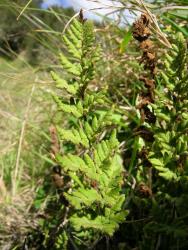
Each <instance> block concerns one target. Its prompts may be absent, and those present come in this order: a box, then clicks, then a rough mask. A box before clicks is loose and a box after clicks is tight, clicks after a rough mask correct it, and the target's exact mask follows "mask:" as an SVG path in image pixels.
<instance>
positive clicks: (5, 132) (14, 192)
mask: <svg viewBox="0 0 188 250" xmlns="http://www.w3.org/2000/svg"><path fill="white" fill-rule="evenodd" d="M119 3H121V4H122V9H121V10H119V9H115V11H117V12H118V13H120V15H119V17H120V19H121V21H120V20H118V21H117V23H116V22H113V21H111V20H109V19H108V18H104V21H103V23H101V24H99V23H96V24H95V35H96V39H97V40H96V41H97V42H96V44H101V57H100V60H99V63H98V66H97V68H96V74H95V78H94V79H93V80H92V82H91V84H90V90H91V91H96V90H97V91H98V90H102V91H105V95H106V98H107V100H108V101H107V103H106V108H107V109H111V108H112V106H113V114H112V116H113V122H114V125H113V126H115V127H116V129H117V138H118V140H119V142H120V147H119V152H120V153H121V158H122V160H123V162H122V163H123V167H124V171H123V182H122V192H123V194H124V195H125V204H124V206H123V209H124V210H128V211H129V214H128V216H127V217H126V219H125V220H124V221H123V223H122V224H121V225H120V227H119V229H118V230H117V231H116V233H115V234H114V235H113V237H109V236H108V235H107V234H106V233H104V234H102V236H101V235H100V237H96V238H95V237H94V240H93V239H92V244H91V246H92V247H93V249H115V248H116V249H117V248H118V249H151V250H153V249H187V247H188V241H187V233H188V232H187V226H188V221H187V205H186V204H187V199H188V197H187V143H188V137H187V125H188V122H187V119H188V118H187V94H186V93H187V82H188V79H187V69H188V68H187V47H186V44H187V41H188V40H187V39H188V25H187V23H188V6H187V1H186V0H178V1H173V2H172V1H152V2H151V1H149V3H147V2H146V1H145V3H143V2H142V1H131V2H130V3H128V2H127V1H120V0H119ZM25 4H26V1H21V0H18V1H15V0H14V1H9V0H2V1H1V2H0V21H1V22H0V34H1V35H0V62H1V64H0V90H1V97H0V116H1V119H0V127H1V130H0V247H1V249H64V248H65V247H66V246H67V248H68V249H88V248H89V246H90V243H89V246H88V245H85V244H84V243H85V242H84V241H79V240H78V238H75V237H74V235H72V234H71V233H70V232H69V231H68V234H64V233H62V232H60V233H59V232H58V233H54V230H55V231H56V230H57V228H58V227H59V224H60V223H61V222H62V218H61V217H60V216H61V215H60V214H59V213H58V211H62V210H61V209H62V200H61V195H60V193H59V189H58V187H57V186H56V185H55V183H54V182H53V178H54V172H53V166H54V165H56V164H57V162H56V160H55V159H54V158H53V157H50V156H51V154H52V151H53V150H52V146H53V142H54V140H53V131H54V126H55V127H56V126H61V127H63V128H64V127H65V128H69V127H70V126H72V124H74V123H75V120H74V119H73V118H72V117H69V115H68V116H67V115H65V113H62V112H60V111H59V110H58V109H57V106H56V104H55V103H54V100H53V98H52V92H53V93H54V91H55V93H56V94H58V95H59V92H58V90H56V89H55V88H54V87H55V83H54V81H53V80H52V78H51V76H50V71H51V70H54V71H57V72H60V74H61V72H62V65H60V64H59V61H58V55H59V52H64V53H65V54H67V48H66V43H65V42H64V41H63V40H62V33H63V30H64V27H65V25H66V24H67V22H68V21H69V20H70V18H71V17H72V16H73V15H74V14H75V13H74V11H73V10H72V9H62V8H57V7H54V8H50V9H48V10H42V9H40V4H41V2H40V1H32V3H31V4H30V5H29V7H27V8H26V10H25V11H24V12H23V13H22V15H21V16H20V17H19V14H20V13H21V11H22V10H23V8H24V6H25ZM128 4H129V6H128ZM127 7H129V8H130V11H131V12H132V14H133V15H134V11H135V10H136V11H140V10H141V11H142V12H143V11H146V12H147V14H153V18H154V17H156V18H157V19H156V20H155V19H154V21H153V23H151V26H150V32H151V35H150V37H149V36H148V39H150V40H151V41H152V44H154V45H152V46H151V47H152V48H147V50H148V51H145V49H146V47H142V45H141V44H140V43H139V41H138V40H139V39H138V37H137V40H135V39H134V37H135V35H134V33H133V31H134V30H133V27H132V26H130V25H128V23H127V21H126V18H125V17H124V14H123V10H124V9H126V8H127ZM18 17H19V18H18ZM17 18H18V20H17ZM121 22H125V23H126V27H124V26H121V25H119V23H121ZM150 22H151V20H150ZM157 25H159V26H157ZM178 32H179V33H178ZM132 33H133V35H132ZM169 47H171V48H169ZM147 52H148V53H150V54H152V55H154V59H153V61H152V62H151V61H150V63H149V66H148V61H147V60H148V59H147V58H143V55H144V53H147ZM167 54H168V55H169V56H167V57H166V55H167ZM141 57H142V62H143V63H142V64H141V63H140V61H141ZM151 64H152V65H154V66H151ZM152 67H153V68H152ZM155 67H156V73H155V74H154V72H153V71H154V68H155ZM63 72H64V75H65V71H63ZM146 78H149V80H151V81H152V80H153V81H154V82H155V84H154V82H150V83H149V84H150V86H148V81H146V80H144V79H146ZM154 85H155V86H154ZM154 88H155V90H154ZM153 95H154V96H155V98H153ZM65 97H66V94H64V95H63V96H62V98H65ZM146 99H147V100H146ZM148 99H149V102H148ZM153 99H154V100H153ZM143 100H144V101H146V102H148V103H147V105H149V111H148V109H146V108H145V106H144V105H145V104H146V103H145V104H143V103H142V102H144V101H143ZM146 111H147V112H146ZM94 112H96V110H94V111H93V114H94ZM152 115H153V116H152ZM91 116H92V115H91ZM143 119H144V121H143ZM152 120H154V122H152ZM61 147H62V149H63V150H65V152H69V151H71V150H72V144H71V143H67V144H66V145H65V146H62V145H61ZM77 152H79V149H78V151H77ZM164 169H165V170H164ZM63 202H64V201H63ZM67 235H68V236H67ZM89 242H90V241H89ZM50 244H51V245H50ZM65 249H66V248H65Z"/></svg>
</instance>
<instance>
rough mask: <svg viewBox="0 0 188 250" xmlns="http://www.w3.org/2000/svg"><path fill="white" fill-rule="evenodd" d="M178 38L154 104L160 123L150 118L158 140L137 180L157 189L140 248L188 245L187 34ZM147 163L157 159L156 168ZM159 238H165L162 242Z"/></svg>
mask: <svg viewBox="0 0 188 250" xmlns="http://www.w3.org/2000/svg"><path fill="white" fill-rule="evenodd" d="M174 42H175V44H174V45H173V46H172V49H171V51H169V53H168V54H167V55H165V59H164V65H165V66H166V67H165V68H163V70H161V71H160V74H159V75H158V76H157V82H158V86H157V87H156V89H155V102H154V103H151V104H150V110H152V111H153V112H154V114H155V116H156V122H155V124H149V123H145V126H147V127H148V128H149V129H150V131H151V132H152V134H153V137H154V140H153V142H152V143H151V142H148V141H147V140H145V142H144V148H145V150H147V152H148V153H147V161H142V162H141V163H140V164H141V166H140V167H139V169H140V170H139V171H138V173H137V179H138V181H142V182H144V183H146V185H150V187H151V189H152V190H151V192H152V199H151V200H148V205H149V204H150V205H149V206H151V209H150V210H149V213H150V215H151V216H152V219H151V221H150V222H149V223H148V224H146V226H144V227H143V230H144V232H145V234H144V236H143V237H142V242H141V244H140V249H155V247H156V245H157V244H158V247H159V248H160V249H165V248H168V249H172V248H173V247H174V245H178V248H175V249H184V247H185V246H187V244H188V242H187V241H186V230H185V228H186V227H187V219H186V218H187V215H188V214H187V212H185V210H184V209H183V206H182V203H181V202H183V203H186V204H187V196H186V195H185V193H184V191H185V189H186V187H187V185H185V180H187V177H188V151H187V145H188V136H187V129H188V120H187V118H188V116H187V113H188V106H187V99H188V94H187V86H188V77H187V65H188V64H187V63H188V55H187V46H186V42H185V39H184V37H183V35H182V34H181V33H178V34H177V35H176V36H174ZM146 162H147V163H148V162H149V164H151V165H149V166H150V170H149V169H147V165H146ZM184 185H185V186H184ZM141 200H142V199H140V201H139V199H138V198H136V199H135V201H134V202H135V203H136V204H137V206H139V205H138V204H139V203H138V201H139V202H141ZM180 203H181V205H180ZM181 206H182V207H181ZM146 211H147V210H146ZM146 211H145V212H146ZM183 211H184V212H183ZM157 237H160V238H161V241H160V242H159V241H157ZM180 239H181V240H182V242H180ZM150 246H152V247H151V248H150Z"/></svg>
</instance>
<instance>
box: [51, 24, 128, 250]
mask: <svg viewBox="0 0 188 250" xmlns="http://www.w3.org/2000/svg"><path fill="white" fill-rule="evenodd" d="M63 42H64V43H65V45H66V47H67V52H68V55H65V54H61V55H60V61H61V64H62V66H63V68H64V69H65V70H66V72H67V78H66V79H62V77H61V76H60V75H59V74H58V73H55V72H51V74H52V77H53V80H54V81H55V83H56V87H57V88H59V89H61V90H63V91H65V92H66V95H65V97H63V98H62V97H60V96H59V95H57V94H55V93H54V94H53V97H54V100H55V102H56V103H57V106H58V108H59V110H61V111H62V112H63V113H68V114H70V115H72V116H73V117H74V119H75V122H74V125H72V126H71V127H70V128H68V129H67V128H62V127H57V131H58V135H59V138H60V140H61V141H62V143H63V144H64V143H67V142H68V143H72V144H73V145H74V146H75V152H74V153H67V154H64V155H62V154H61V153H59V154H56V156H55V158H56V161H57V164H59V165H60V166H61V167H62V170H63V172H64V174H65V175H67V176H69V178H70V180H71V181H70V182H69V183H68V185H69V186H70V187H69V188H68V190H67V191H65V192H64V194H63V195H64V197H65V199H66V200H67V201H68V208H69V212H68V215H67V218H66V219H67V225H66V228H67V229H66V230H70V229H69V228H71V234H72V235H75V237H76V238H77V239H80V240H84V241H85V244H86V245H87V246H89V244H91V243H92V242H94V241H95V240H96V239H100V237H101V236H104V235H109V236H112V235H113V234H114V232H115V230H117V228H118V226H119V223H121V222H123V221H124V220H125V217H126V215H127V211H126V210H124V211H123V210H122V206H123V204H124V201H125V196H124V194H122V188H121V185H122V183H123V175H122V172H123V167H122V160H121V157H120V155H119V149H118V147H119V142H118V140H117V138H116V129H112V128H113V126H114V123H113V116H112V114H113V112H109V111H106V106H107V104H108V101H107V102H105V99H106V93H105V90H98V91H97V92H96V91H93V90H92V89H90V88H89V83H90V82H91V81H92V80H93V79H94V77H95V68H96V64H97V62H98V60H99V59H100V48H99V46H98V45H96V42H95V37H94V31H93V24H92V22H90V21H86V22H85V21H77V20H76V19H74V21H73V22H72V24H71V25H70V27H69V28H68V30H67V31H66V33H65V35H64V36H63ZM101 111H103V112H101ZM88 235H89V236H88ZM76 244H80V241H78V240H76Z"/></svg>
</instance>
